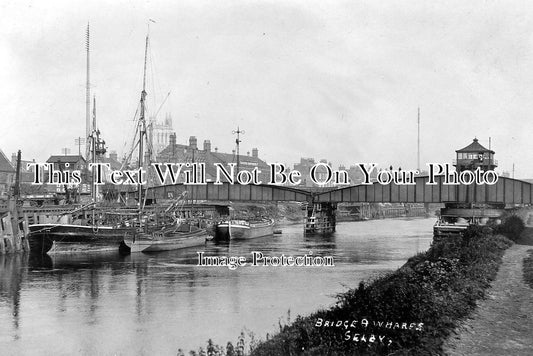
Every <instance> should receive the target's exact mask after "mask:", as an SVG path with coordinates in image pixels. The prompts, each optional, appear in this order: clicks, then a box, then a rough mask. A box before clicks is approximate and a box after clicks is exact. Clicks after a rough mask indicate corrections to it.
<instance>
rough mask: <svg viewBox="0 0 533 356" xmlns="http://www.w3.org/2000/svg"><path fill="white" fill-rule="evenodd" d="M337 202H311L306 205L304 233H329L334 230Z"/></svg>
mask: <svg viewBox="0 0 533 356" xmlns="http://www.w3.org/2000/svg"><path fill="white" fill-rule="evenodd" d="M336 210H337V203H330V202H322V203H312V204H309V205H308V206H307V214H306V217H305V225H304V233H305V234H329V233H332V232H335V226H336V219H335V211H336Z"/></svg>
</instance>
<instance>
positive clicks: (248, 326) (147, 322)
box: [0, 218, 434, 355]
mask: <svg viewBox="0 0 533 356" xmlns="http://www.w3.org/2000/svg"><path fill="white" fill-rule="evenodd" d="M433 223H434V219H432V218H430V219H390V220H371V221H363V222H346V223H339V224H338V226H337V232H336V233H334V234H333V235H331V236H327V237H324V236H312V237H310V236H304V235H303V227H302V225H300V224H298V225H289V226H283V227H281V229H282V230H283V233H282V234H281V235H274V236H272V237H266V238H258V239H255V240H249V241H240V242H236V243H231V244H230V245H215V244H212V243H208V244H207V245H206V246H205V247H204V246H202V247H198V248H192V249H188V250H182V251H169V252H163V253H158V254H151V255H145V254H134V255H131V256H126V257H120V256H117V254H115V253H113V254H95V255H63V256H60V255H56V256H44V257H43V258H37V259H33V258H32V259H30V258H29V257H28V256H24V255H15V256H0V350H1V351H0V354H2V355H4V354H7V355H11V354H13V355H25V354H28V355H35V354H38V355H41V354H43V355H72V354H82V355H116V354H118V355H175V354H176V353H177V351H178V349H180V348H181V349H183V350H185V351H188V350H190V349H196V350H197V349H198V347H200V346H202V347H204V349H205V345H206V342H207V340H208V339H209V338H211V339H213V341H214V342H215V343H217V344H220V345H224V346H225V345H226V343H227V342H228V341H231V342H232V343H233V344H234V345H235V343H236V340H237V338H238V336H239V334H240V333H241V331H245V334H247V335H249V334H250V333H253V334H254V335H255V337H256V338H262V339H264V338H265V336H266V334H267V333H272V332H275V331H276V330H278V329H279V324H280V323H281V324H284V323H286V322H287V319H289V318H291V319H294V317H295V316H296V315H298V314H301V315H306V314H309V313H311V312H313V311H316V310H317V309H319V308H326V307H328V306H331V305H333V304H334V303H335V300H336V299H335V295H336V294H338V293H340V292H343V291H346V290H347V288H348V287H355V286H357V285H358V284H359V282H360V281H361V280H365V279H367V278H369V277H374V276H376V275H379V274H380V273H383V272H385V271H387V270H391V269H394V268H397V267H399V266H401V265H402V264H403V263H404V262H405V261H406V260H407V259H408V258H409V257H411V256H412V255H414V254H416V253H417V252H420V251H425V250H427V248H428V247H429V245H430V243H431V240H432V225H433ZM198 251H204V253H205V255H206V256H244V257H247V258H248V260H250V259H251V257H250V252H251V251H259V252H262V253H263V254H264V255H266V256H281V255H282V254H285V255H286V256H295V257H297V256H303V255H305V254H309V253H312V254H313V255H314V256H333V259H334V262H335V266H334V267H296V266H286V267H274V266H269V267H263V266H250V265H247V266H242V267H238V268H237V269H235V270H230V269H229V268H227V267H220V266H218V267H213V266H205V267H201V266H197V263H198V257H197V252H198Z"/></svg>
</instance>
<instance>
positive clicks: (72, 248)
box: [29, 224, 135, 254]
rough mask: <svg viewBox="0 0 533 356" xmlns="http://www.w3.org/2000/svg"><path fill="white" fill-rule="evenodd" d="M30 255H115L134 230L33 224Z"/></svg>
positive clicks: (30, 227)
mask: <svg viewBox="0 0 533 356" xmlns="http://www.w3.org/2000/svg"><path fill="white" fill-rule="evenodd" d="M29 230H30V235H29V243H30V251H31V252H32V253H36V254H45V253H48V252H49V251H51V253H65V252H67V253H68V252H88V251H92V252H96V251H112V250H115V251H118V248H119V246H120V243H121V242H122V241H123V240H124V237H125V236H128V235H130V234H133V233H134V232H135V229H134V228H133V227H112V226H97V225H94V226H89V225H70V224H34V225H30V226H29Z"/></svg>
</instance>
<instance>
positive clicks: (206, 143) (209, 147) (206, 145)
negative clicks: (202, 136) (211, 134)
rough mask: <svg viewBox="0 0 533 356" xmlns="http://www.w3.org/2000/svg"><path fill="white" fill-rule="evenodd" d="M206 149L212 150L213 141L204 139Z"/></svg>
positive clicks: (207, 150)
mask: <svg viewBox="0 0 533 356" xmlns="http://www.w3.org/2000/svg"><path fill="white" fill-rule="evenodd" d="M204 151H206V152H211V141H209V140H204Z"/></svg>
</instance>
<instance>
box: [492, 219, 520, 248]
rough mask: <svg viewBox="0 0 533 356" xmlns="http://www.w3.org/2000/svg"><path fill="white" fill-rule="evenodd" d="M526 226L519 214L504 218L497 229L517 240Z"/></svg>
mask: <svg viewBox="0 0 533 356" xmlns="http://www.w3.org/2000/svg"><path fill="white" fill-rule="evenodd" d="M525 227H526V226H525V224H524V221H523V220H522V219H521V218H520V217H519V216H518V215H510V216H508V217H506V218H505V219H504V220H503V222H502V224H501V225H499V226H498V227H497V230H496V231H497V232H498V233H500V234H503V235H505V236H507V237H508V238H510V239H511V240H513V241H515V242H516V241H517V240H518V239H519V237H520V234H522V232H523V231H524V229H525Z"/></svg>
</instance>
